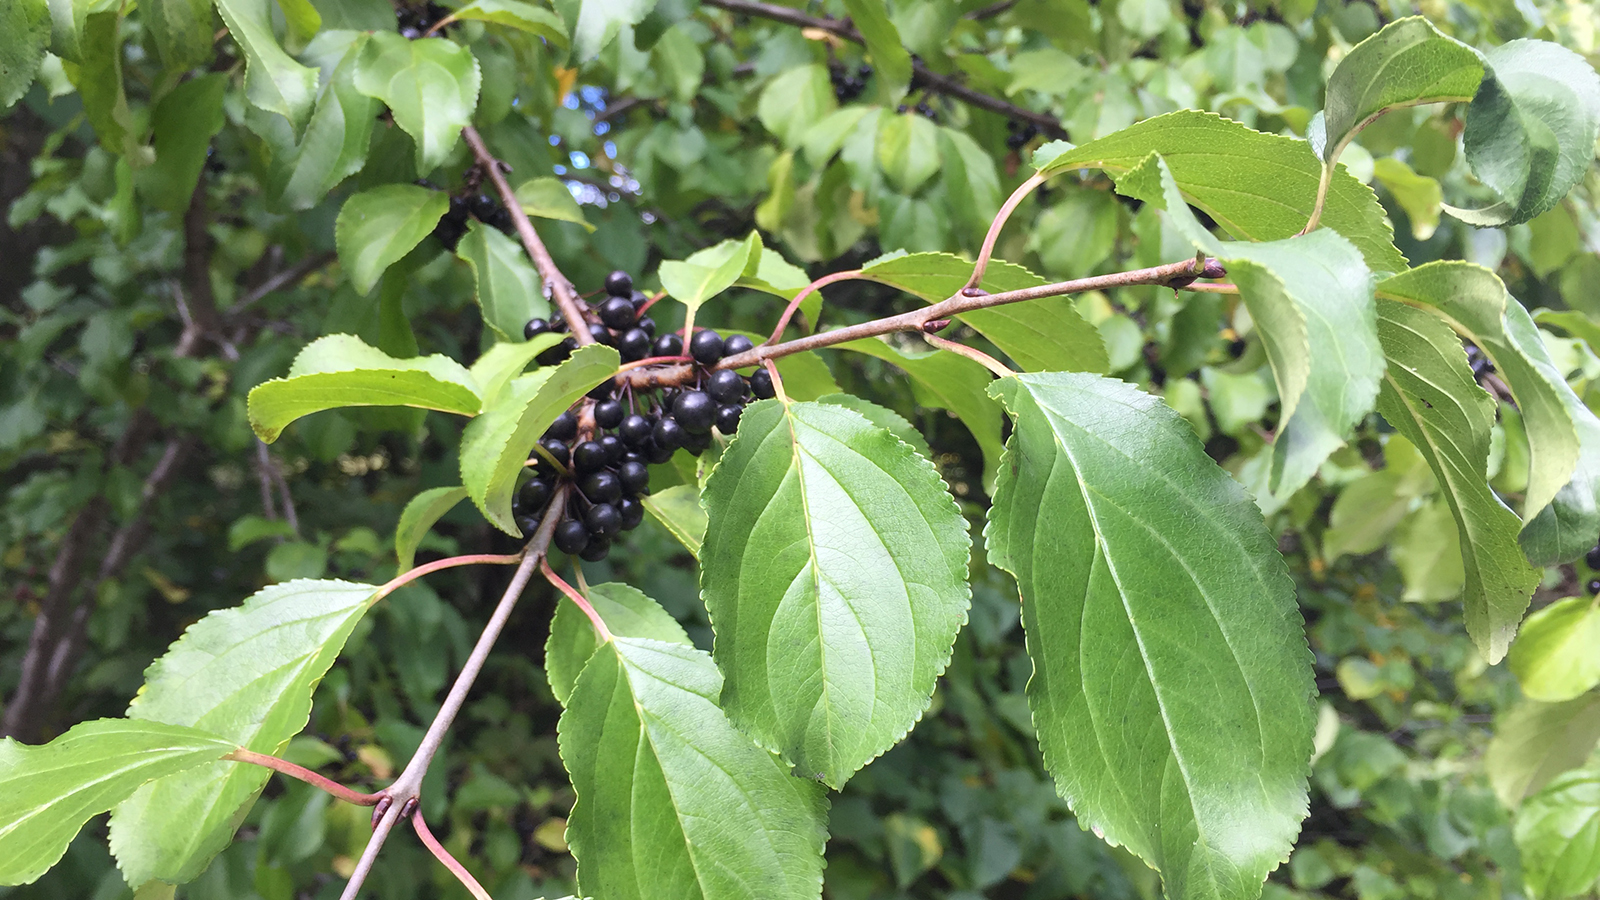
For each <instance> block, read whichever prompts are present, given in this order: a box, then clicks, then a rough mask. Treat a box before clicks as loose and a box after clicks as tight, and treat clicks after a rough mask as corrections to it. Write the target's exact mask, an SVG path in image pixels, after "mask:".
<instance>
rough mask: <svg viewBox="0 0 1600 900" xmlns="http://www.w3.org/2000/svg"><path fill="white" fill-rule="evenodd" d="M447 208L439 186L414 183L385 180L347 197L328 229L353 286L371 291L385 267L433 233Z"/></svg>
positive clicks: (446, 199) (445, 198)
mask: <svg viewBox="0 0 1600 900" xmlns="http://www.w3.org/2000/svg"><path fill="white" fill-rule="evenodd" d="M449 208H450V198H449V197H448V196H447V195H445V194H444V193H443V192H441V191H430V190H428V189H427V188H424V187H418V186H416V185H414V184H386V185H383V186H382V187H376V188H373V189H372V190H370V191H362V192H361V193H359V194H355V195H352V196H351V197H350V199H348V200H346V201H345V202H344V206H342V207H340V208H339V218H338V220H337V221H336V222H335V224H334V232H333V234H334V243H335V244H336V245H337V247H338V250H339V260H340V262H341V264H343V266H344V268H345V270H346V271H347V272H349V273H350V283H351V284H352V285H354V286H355V289H356V291H357V292H358V293H362V294H366V293H369V292H371V290H372V288H373V286H374V285H376V284H377V283H378V278H379V277H380V276H382V275H383V273H384V270H385V269H388V268H389V267H390V266H392V265H394V264H395V263H397V262H399V261H400V259H401V258H402V257H404V256H405V255H406V254H407V253H410V252H411V250H412V248H414V247H416V246H417V245H418V244H420V243H422V239H423V238H425V237H427V236H428V235H429V234H431V233H433V227H434V226H435V225H437V224H439V220H440V219H442V218H444V214H445V212H446V210H448V209H449Z"/></svg>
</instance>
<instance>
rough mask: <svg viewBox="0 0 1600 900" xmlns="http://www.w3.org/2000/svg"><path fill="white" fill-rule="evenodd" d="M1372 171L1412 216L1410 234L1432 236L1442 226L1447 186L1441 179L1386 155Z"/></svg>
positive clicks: (1420, 236) (1421, 236)
mask: <svg viewBox="0 0 1600 900" xmlns="http://www.w3.org/2000/svg"><path fill="white" fill-rule="evenodd" d="M1372 170H1373V174H1374V175H1375V176H1376V177H1377V179H1378V181H1379V182H1381V183H1382V184H1383V186H1384V187H1385V188H1388V190H1389V193H1390V195H1391V196H1393V197H1394V200H1395V202H1396V203H1398V204H1400V208H1401V209H1403V210H1405V211H1406V217H1407V218H1409V219H1410V220H1411V236H1412V237H1413V238H1415V239H1416V240H1419V241H1425V240H1427V239H1429V238H1431V237H1433V233H1434V232H1435V231H1437V230H1438V228H1439V210H1441V209H1442V208H1443V203H1444V190H1443V189H1442V188H1440V187H1439V182H1437V181H1435V180H1434V179H1432V178H1428V177H1427V176H1425V175H1418V174H1417V173H1416V172H1414V171H1412V169H1411V167H1410V166H1408V165H1406V164H1405V163H1403V162H1401V161H1400V160H1398V159H1395V158H1394V157H1392V156H1385V157H1384V158H1383V159H1380V160H1377V161H1376V162H1374V163H1373V167H1372Z"/></svg>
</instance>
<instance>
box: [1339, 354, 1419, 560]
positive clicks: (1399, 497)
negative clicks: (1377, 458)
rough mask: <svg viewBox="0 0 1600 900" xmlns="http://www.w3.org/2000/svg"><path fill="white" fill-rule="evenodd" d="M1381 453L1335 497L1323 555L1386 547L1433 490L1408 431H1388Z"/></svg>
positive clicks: (1361, 551)
mask: <svg viewBox="0 0 1600 900" xmlns="http://www.w3.org/2000/svg"><path fill="white" fill-rule="evenodd" d="M1381 333H1382V332H1381V331H1380V335H1381ZM1383 459H1384V467H1383V468H1382V469H1379V470H1378V471H1376V472H1371V473H1368V474H1366V475H1363V476H1361V477H1360V478H1357V479H1356V480H1354V481H1352V482H1350V483H1349V484H1347V485H1345V486H1344V489H1343V490H1341V491H1340V492H1339V497H1338V499H1336V500H1334V501H1333V509H1332V510H1331V511H1330V512H1329V513H1328V529H1327V531H1325V532H1323V534H1322V558H1323V559H1325V560H1327V561H1329V562H1332V561H1334V560H1336V559H1338V558H1339V557H1341V556H1344V555H1346V554H1362V553H1371V552H1372V551H1374V550H1377V549H1378V548H1379V547H1382V546H1383V545H1384V542H1385V541H1387V540H1388V539H1389V535H1390V534H1391V533H1392V532H1393V531H1394V528H1395V526H1396V525H1398V524H1400V520H1401V519H1402V518H1404V517H1405V514H1406V513H1407V512H1409V511H1410V509H1411V506H1412V505H1413V504H1414V503H1415V502H1416V501H1417V499H1418V498H1419V497H1421V496H1422V495H1423V494H1424V493H1427V492H1429V491H1432V490H1433V487H1434V478H1433V475H1432V473H1431V471H1430V470H1429V468H1428V464H1427V461H1426V460H1424V459H1423V458H1422V454H1421V453H1420V452H1418V450H1417V448H1416V446H1415V445H1413V444H1412V443H1411V441H1409V440H1407V439H1406V438H1405V437H1404V436H1402V435H1399V434H1394V435H1390V437H1389V440H1388V441H1387V442H1386V443H1385V444H1384V447H1383Z"/></svg>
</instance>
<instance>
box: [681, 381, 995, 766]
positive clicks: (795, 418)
mask: <svg viewBox="0 0 1600 900" xmlns="http://www.w3.org/2000/svg"><path fill="white" fill-rule="evenodd" d="M704 503H705V507H706V511H707V513H708V515H709V518H710V524H709V526H708V527H707V529H706V536H705V545H704V546H703V547H702V549H701V557H702V559H704V560H706V561H707V562H706V565H705V566H703V567H702V569H701V588H702V594H703V596H704V598H705V603H706V609H707V610H708V612H709V613H710V615H711V620H712V623H713V625H714V626H715V628H716V632H717V641H716V648H715V654H716V659H717V665H718V667H719V668H721V669H722V671H723V674H724V675H725V676H726V677H727V684H726V685H725V686H724V688H723V692H722V705H723V708H724V709H726V710H727V711H728V716H729V718H731V719H732V720H733V722H734V723H735V724H737V725H738V726H739V727H740V728H742V729H743V730H745V731H747V732H749V733H750V734H751V735H753V736H754V737H755V738H756V740H757V742H758V743H760V744H762V745H763V746H766V747H769V748H771V749H774V750H776V751H778V752H779V753H781V754H782V755H783V757H784V758H785V759H786V760H787V761H788V762H789V763H791V764H792V765H793V766H794V769H795V772H796V774H799V775H803V776H805V777H807V778H817V779H820V780H821V781H823V782H824V783H826V784H829V785H832V786H834V787H838V786H840V785H842V784H844V782H845V781H846V780H848V779H849V777H850V776H851V775H852V774H853V773H854V772H855V771H856V770H857V769H859V768H861V767H862V766H864V765H866V764H867V763H868V762H870V761H871V760H872V759H873V758H875V757H876V756H878V754H880V753H882V752H883V751H885V750H887V749H889V747H891V746H893V745H894V744H895V743H896V742H897V741H899V740H900V738H902V737H904V736H905V734H906V733H907V732H908V731H910V729H911V727H912V725H914V724H915V723H916V721H917V719H918V718H919V717H920V716H921V715H922V711H923V710H924V709H926V708H927V705H928V701H929V698H930V696H931V695H932V692H933V685H934V681H935V680H936V679H937V678H938V677H939V674H940V673H941V672H943V671H944V667H945V665H946V664H947V663H948V662H949V659H950V652H951V646H952V644H953V642H954V641H955V636H956V632H957V631H958V630H959V629H960V628H961V626H962V625H963V624H964V623H965V622H966V613H967V601H968V588H967V582H966V574H967V553H968V541H967V536H966V523H965V522H964V521H963V520H962V518H961V515H960V513H959V512H958V510H957V509H956V505H955V502H954V501H953V500H952V498H951V497H950V494H949V492H948V491H947V490H946V489H945V486H944V483H943V482H942V481H941V480H940V479H939V475H938V473H937V471H936V470H935V469H934V468H933V466H932V464H931V463H929V462H928V461H927V460H926V459H924V458H922V457H920V456H919V455H918V454H917V453H916V451H914V450H913V449H912V448H911V447H910V446H909V445H908V444H906V443H904V442H902V441H901V440H900V439H899V438H897V437H895V436H894V435H892V434H890V433H889V432H888V431H887V430H885V429H882V428H878V427H876V426H874V425H873V424H872V423H870V422H868V421H867V420H866V419H865V418H863V417H862V416H861V415H860V414H859V413H856V412H853V411H851V410H847V409H844V408H842V407H837V406H832V405H828V404H821V403H789V404H785V403H783V402H781V401H777V400H771V401H761V402H758V403H754V404H751V405H750V406H749V407H747V408H746V409H745V412H744V417H743V418H742V419H741V420H740V422H739V432H738V436H737V437H735V438H734V440H733V442H732V443H731V444H729V445H728V448H727V450H726V451H724V453H723V455H722V459H721V461H720V462H718V463H717V467H716V469H715V470H713V472H712V473H711V477H710V478H709V479H708V480H707V482H706V487H705V494H704Z"/></svg>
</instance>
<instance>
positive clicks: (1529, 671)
mask: <svg viewBox="0 0 1600 900" xmlns="http://www.w3.org/2000/svg"><path fill="white" fill-rule="evenodd" d="M1597 648H1600V611H1597V610H1596V609H1595V599H1594V598H1593V597H1568V598H1566V599H1564V600H1557V601H1556V602H1554V603H1552V604H1550V605H1549V606H1546V607H1544V608H1543V609H1541V610H1539V611H1538V612H1535V613H1533V614H1532V615H1530V616H1528V621H1527V622H1525V623H1523V626H1522V632H1521V633H1520V634H1518V635H1517V640H1516V643H1514V644H1512V645H1511V654H1510V657H1509V662H1510V664H1511V671H1512V672H1514V673H1515V674H1516V676H1517V681H1518V682H1520V683H1521V684H1522V693H1524V694H1526V695H1527V696H1528V698H1529V699H1532V700H1542V701H1545V702H1547V703H1559V702H1561V701H1563V700H1571V699H1572V698H1574V697H1577V696H1579V695H1580V694H1583V693H1584V692H1586V691H1588V690H1589V689H1590V688H1592V687H1594V686H1595V685H1597V684H1600V652H1596V650H1597Z"/></svg>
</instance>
